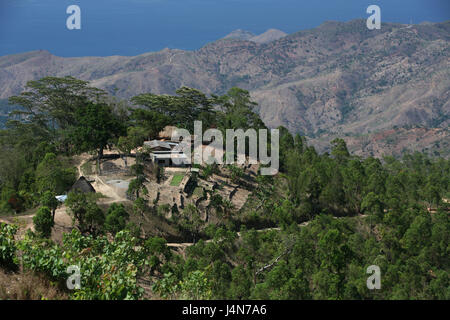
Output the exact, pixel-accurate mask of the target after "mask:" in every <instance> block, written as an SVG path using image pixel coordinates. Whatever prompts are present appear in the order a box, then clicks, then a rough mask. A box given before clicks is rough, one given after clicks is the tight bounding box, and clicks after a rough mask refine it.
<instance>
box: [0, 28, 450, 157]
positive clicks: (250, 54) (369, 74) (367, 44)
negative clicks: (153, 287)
mask: <svg viewBox="0 0 450 320" xmlns="http://www.w3.org/2000/svg"><path fill="white" fill-rule="evenodd" d="M449 46H450V21H445V22H440V23H433V24H421V25H411V26H409V25H404V24H395V23H383V24H382V28H381V30H372V31H371V30H368V29H367V28H366V26H365V20H361V19H360V20H352V21H349V22H334V21H327V22H324V23H323V24H321V25H320V26H319V27H317V28H314V29H308V30H301V31H298V32H296V33H293V34H289V35H287V36H284V37H282V38H280V39H277V40H274V41H271V42H268V43H257V42H254V41H249V40H239V39H234V40H233V41H228V40H226V39H225V40H224V39H222V40H218V41H215V42H212V43H208V44H206V45H205V46H203V47H202V48H200V49H198V50H195V51H184V50H178V49H164V50H162V51H159V52H150V53H145V54H142V55H138V56H134V57H125V56H113V57H83V58H61V57H57V56H54V55H52V54H50V53H49V52H47V51H34V52H28V53H22V54H18V55H11V56H3V57H0V88H2V91H1V92H0V98H7V97H9V96H10V95H14V94H18V93H19V92H20V91H22V90H23V88H24V85H25V84H26V82H27V81H29V80H35V79H38V78H41V77H44V76H47V75H52V76H66V75H72V76H75V77H77V78H81V79H84V80H89V81H91V82H92V85H94V86H98V87H101V88H103V89H106V90H107V91H109V92H110V93H114V92H115V91H116V90H115V88H117V89H118V90H117V92H116V94H117V95H118V96H119V97H122V98H130V97H131V96H133V95H136V94H138V93H142V92H153V93H158V94H159V93H165V94H173V93H174V92H175V90H176V89H177V88H179V87H181V86H183V85H184V86H190V87H195V88H197V89H199V90H202V91H204V92H206V93H216V94H222V93H225V92H226V91H227V90H228V89H229V88H231V87H232V86H239V87H242V88H244V89H247V90H249V91H250V92H251V95H252V97H253V99H254V100H255V101H256V102H258V103H259V108H258V112H259V113H260V115H261V117H262V119H263V120H264V121H265V122H266V124H267V125H268V126H270V127H277V126H279V125H284V126H286V127H287V128H288V129H289V130H290V131H291V132H299V133H301V134H304V135H307V136H308V137H309V138H310V139H311V141H313V142H314V143H316V144H317V145H319V146H323V147H322V150H324V151H326V147H325V145H326V144H327V142H328V141H329V140H330V139H332V138H333V137H336V136H342V137H346V138H348V140H349V141H350V140H352V139H353V140H354V141H356V140H358V139H356V137H358V136H361V135H362V136H365V137H366V138H365V140H368V141H369V144H370V143H373V142H374V141H372V140H373V139H375V138H373V139H372V137H375V136H374V134H375V133H379V132H389V130H392V129H393V128H394V127H397V128H400V129H401V128H406V129H405V130H412V129H414V128H415V127H423V128H429V129H432V128H439V130H440V131H439V132H441V131H442V132H444V136H441V133H442V132H441V133H440V134H439V135H436V139H437V140H436V141H431V140H430V141H431V142H430V143H429V145H426V146H424V148H427V146H429V147H430V148H431V149H430V150H432V152H435V151H436V150H437V152H440V153H442V152H443V153H444V154H447V153H448V150H447V149H448V144H445V142H446V140H448V126H449V124H450V120H449V113H450V102H449V101H450V94H449V92H450V80H449V79H450V62H449V61H450V59H449V52H450V50H449V49H450V48H449ZM408 128H409V129H408ZM446 130H447V131H446ZM431 132H434V131H431ZM391 134H394V135H395V133H391ZM399 134H400V133H399ZM402 135H404V133H402ZM352 137H353V138H352ZM350 138H352V139H350ZM418 138H419V140H420V139H421V138H420V136H419V137H418ZM363 140H364V139H363ZM375 140H376V139H375ZM358 141H360V139H359V140H358ZM371 141H372V142H371ZM419 142H420V141H419ZM435 142H436V143H438V144H439V145H440V148H435V147H433V145H434V144H435ZM365 143H367V141H363V142H360V143H358V144H357V145H356V147H355V149H354V150H353V151H354V152H355V153H357V154H362V155H368V154H369V155H370V152H372V153H374V154H382V152H383V150H381V151H380V152H377V151H375V152H374V151H373V150H372V151H364V150H365V148H363V147H362V146H363V144H365ZM417 145H421V143H417ZM383 149H384V150H387V149H386V148H383ZM394 149H395V148H394ZM387 151H389V150H387Z"/></svg>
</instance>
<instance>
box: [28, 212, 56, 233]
mask: <svg viewBox="0 0 450 320" xmlns="http://www.w3.org/2000/svg"><path fill="white" fill-rule="evenodd" d="M33 223H34V229H35V230H36V232H37V233H38V234H39V235H40V236H41V237H44V238H49V237H50V235H51V234H52V228H53V225H54V221H53V216H52V212H51V211H50V209H49V208H48V207H40V208H39V210H38V211H37V213H36V215H35V216H34V217H33Z"/></svg>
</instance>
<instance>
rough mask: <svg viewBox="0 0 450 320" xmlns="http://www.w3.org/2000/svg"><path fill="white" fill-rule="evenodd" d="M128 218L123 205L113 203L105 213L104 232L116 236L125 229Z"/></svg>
mask: <svg viewBox="0 0 450 320" xmlns="http://www.w3.org/2000/svg"><path fill="white" fill-rule="evenodd" d="M128 218H129V214H128V212H127V211H126V210H125V207H124V206H123V204H117V203H113V204H111V206H110V207H109V208H108V211H107V212H106V219H105V226H104V228H105V230H106V231H108V232H111V233H112V234H116V233H117V232H119V231H121V230H123V229H125V227H126V225H127V220H128Z"/></svg>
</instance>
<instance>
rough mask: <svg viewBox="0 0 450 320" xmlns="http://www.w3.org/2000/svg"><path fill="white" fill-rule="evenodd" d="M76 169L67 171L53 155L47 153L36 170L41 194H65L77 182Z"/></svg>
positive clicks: (38, 188)
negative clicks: (48, 192)
mask: <svg viewBox="0 0 450 320" xmlns="http://www.w3.org/2000/svg"><path fill="white" fill-rule="evenodd" d="M75 177H76V172H75V168H69V169H65V168H64V167H63V165H62V163H61V161H59V160H58V159H57V157H56V155H55V154H53V153H47V154H46V155H45V157H44V159H43V160H42V161H41V162H40V163H39V165H38V166H37V168H36V186H37V190H38V192H40V193H45V192H46V191H50V192H52V193H57V194H63V193H65V192H66V191H67V189H68V188H69V187H70V186H72V185H73V183H74V182H75Z"/></svg>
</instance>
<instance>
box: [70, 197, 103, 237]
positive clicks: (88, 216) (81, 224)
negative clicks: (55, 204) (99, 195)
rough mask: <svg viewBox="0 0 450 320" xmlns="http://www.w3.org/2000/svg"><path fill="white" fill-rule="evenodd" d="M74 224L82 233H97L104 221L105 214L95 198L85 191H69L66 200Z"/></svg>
mask: <svg viewBox="0 0 450 320" xmlns="http://www.w3.org/2000/svg"><path fill="white" fill-rule="evenodd" d="M66 205H67V207H68V208H69V213H70V214H71V215H72V219H73V222H74V224H76V226H77V227H78V229H79V230H80V231H81V233H83V234H91V235H94V236H95V235H98V234H100V233H101V231H102V229H103V224H104V223H105V214H104V213H103V211H102V210H101V209H100V207H99V206H98V205H97V204H96V202H95V198H94V197H93V196H92V195H90V194H86V193H82V192H78V191H72V192H69V194H68V196H67V200H66Z"/></svg>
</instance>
